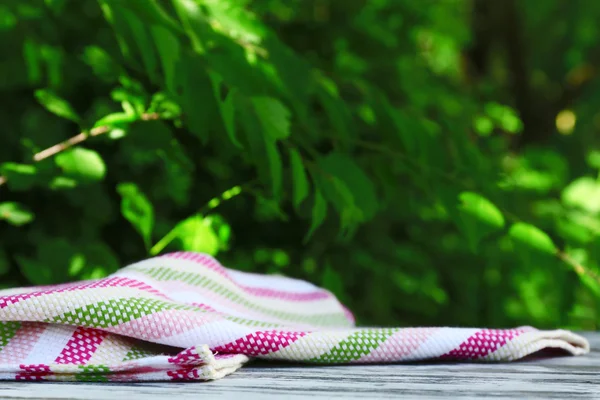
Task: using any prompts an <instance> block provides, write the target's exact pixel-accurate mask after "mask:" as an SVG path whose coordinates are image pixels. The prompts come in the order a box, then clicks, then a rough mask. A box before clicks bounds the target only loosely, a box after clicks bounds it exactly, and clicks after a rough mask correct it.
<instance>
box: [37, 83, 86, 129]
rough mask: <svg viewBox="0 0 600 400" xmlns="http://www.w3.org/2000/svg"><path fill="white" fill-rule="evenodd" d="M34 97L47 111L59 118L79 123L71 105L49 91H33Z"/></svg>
mask: <svg viewBox="0 0 600 400" xmlns="http://www.w3.org/2000/svg"><path fill="white" fill-rule="evenodd" d="M35 97H36V98H37V100H38V101H39V102H40V104H41V105H43V106H44V107H45V108H46V109H47V110H48V111H50V112H51V113H53V114H56V115H58V116H59V117H62V118H66V119H69V120H71V121H73V122H79V116H78V115H77V113H76V112H75V110H74V109H73V107H71V105H70V104H69V103H68V102H67V101H66V100H64V99H62V98H61V97H59V96H58V95H57V94H56V93H54V92H53V91H52V90H50V89H39V90H36V91H35Z"/></svg>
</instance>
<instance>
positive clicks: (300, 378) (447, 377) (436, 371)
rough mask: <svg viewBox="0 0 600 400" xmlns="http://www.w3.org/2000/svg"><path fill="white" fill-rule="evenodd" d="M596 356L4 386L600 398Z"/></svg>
mask: <svg viewBox="0 0 600 400" xmlns="http://www.w3.org/2000/svg"><path fill="white" fill-rule="evenodd" d="M583 335H584V336H586V337H587V338H588V339H589V340H590V343H591V345H592V352H591V353H590V354H589V355H586V356H582V357H555V358H547V359H542V360H531V361H524V362H515V363H510V364H450V363H446V364H438V363H435V364H431V363H430V364H417V365H372V366H351V367H341V366H336V367H307V366H295V365H294V366H290V365H273V364H255V365H249V366H247V367H245V368H242V369H241V370H240V371H238V372H236V373H235V374H233V375H230V376H228V377H226V378H224V379H222V380H220V381H215V382H195V383H138V384H111V383H110V384H109V383H103V384H83V383H80V384H72V383H17V382H0V398H2V399H33V398H36V399H71V398H78V399H111V400H121V399H127V400H133V399H173V400H183V399H194V400H198V399H204V398H207V397H209V398H212V397H217V396H219V397H220V398H222V399H235V400H246V399H282V398H302V397H312V398H323V399H325V398H361V399H371V398H400V397H401V398H403V399H424V398H460V399H475V398H482V397H489V398H493V399H522V398H544V399H549V398H556V399H572V398H586V399H591V398H600V333H588V334H583Z"/></svg>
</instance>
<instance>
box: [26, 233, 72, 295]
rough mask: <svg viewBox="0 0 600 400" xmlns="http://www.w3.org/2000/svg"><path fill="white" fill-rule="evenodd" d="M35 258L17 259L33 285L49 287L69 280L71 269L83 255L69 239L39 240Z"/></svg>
mask: <svg viewBox="0 0 600 400" xmlns="http://www.w3.org/2000/svg"><path fill="white" fill-rule="evenodd" d="M38 240H39V242H38V243H37V248H36V254H35V256H33V257H32V256H30V255H27V256H22V255H17V256H16V257H15V259H16V261H17V264H18V265H19V269H20V271H21V273H22V274H23V275H24V276H25V277H26V278H27V280H28V281H30V282H31V283H33V284H36V285H48V284H53V283H62V282H65V281H66V280H67V279H69V269H70V268H71V266H72V264H74V263H75V264H76V263H77V262H78V260H80V259H81V253H79V252H78V251H77V249H76V248H75V246H74V245H73V244H72V243H71V242H70V241H69V240H67V239H65V238H61V237H56V238H55V237H47V236H42V237H40V238H38Z"/></svg>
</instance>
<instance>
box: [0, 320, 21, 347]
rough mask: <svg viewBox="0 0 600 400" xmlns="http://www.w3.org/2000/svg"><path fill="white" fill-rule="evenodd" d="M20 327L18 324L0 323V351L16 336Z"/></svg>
mask: <svg viewBox="0 0 600 400" xmlns="http://www.w3.org/2000/svg"><path fill="white" fill-rule="evenodd" d="M20 327H21V323H20V322H0V350H2V349H3V348H4V346H6V345H7V344H8V342H9V341H10V339H12V338H13V337H14V336H15V335H16V333H17V331H18V330H19V328H20Z"/></svg>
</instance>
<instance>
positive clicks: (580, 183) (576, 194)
mask: <svg viewBox="0 0 600 400" xmlns="http://www.w3.org/2000/svg"><path fill="white" fill-rule="evenodd" d="M562 201H563V202H564V203H565V204H566V205H568V206H571V207H579V208H581V209H583V210H586V211H589V212H591V213H600V182H597V181H596V180H595V179H592V178H590V177H587V176H584V177H581V178H578V179H576V180H574V181H573V182H571V183H570V184H569V186H567V187H566V188H565V189H564V190H563V192H562Z"/></svg>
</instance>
